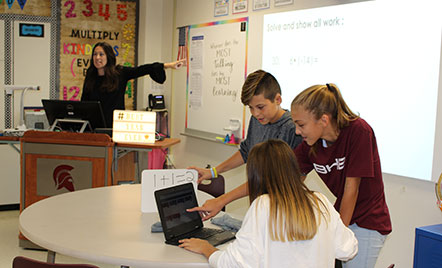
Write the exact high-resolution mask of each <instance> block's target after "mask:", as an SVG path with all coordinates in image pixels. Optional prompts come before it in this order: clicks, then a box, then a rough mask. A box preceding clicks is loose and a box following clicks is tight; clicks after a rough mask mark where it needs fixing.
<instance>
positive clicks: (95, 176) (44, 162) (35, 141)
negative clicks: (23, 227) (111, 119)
mask: <svg viewBox="0 0 442 268" xmlns="http://www.w3.org/2000/svg"><path fill="white" fill-rule="evenodd" d="M179 142H180V140H179V139H166V140H164V141H160V142H156V143H155V144H146V145H139V144H126V143H124V144H120V143H115V142H113V141H112V139H111V138H110V137H109V136H108V135H107V134H96V133H74V132H50V131H27V132H25V133H24V135H23V137H21V138H20V158H21V168H20V169H21V171H20V173H21V176H20V177H21V184H20V211H23V210H24V209H25V208H26V207H28V206H30V205H31V204H33V203H35V202H37V201H39V200H42V199H44V198H47V197H50V196H53V195H57V194H62V193H67V192H72V191H78V190H82V189H88V188H94V187H102V186H111V185H114V184H117V183H118V182H121V181H124V180H130V181H135V180H136V179H135V178H134V175H135V172H134V170H135V163H134V161H131V160H130V159H132V160H133V156H131V155H130V154H129V155H128V156H129V157H128V158H129V161H127V160H126V161H124V158H122V159H121V160H123V161H120V163H118V165H119V167H118V169H119V170H118V171H119V172H118V173H120V174H118V173H117V172H114V167H115V166H116V164H117V162H118V161H119V159H118V157H117V155H116V152H117V149H118V148H123V149H126V150H131V149H133V150H135V151H139V150H147V151H149V150H151V149H154V148H167V147H169V146H171V145H173V144H176V143H179ZM121 173H129V174H121ZM124 175H127V176H126V178H121V177H122V176H124ZM19 238H20V239H19V245H20V246H21V247H24V248H38V247H36V246H35V245H34V244H32V243H31V242H30V241H28V240H27V239H26V238H25V237H24V236H23V235H22V234H20V236H19Z"/></svg>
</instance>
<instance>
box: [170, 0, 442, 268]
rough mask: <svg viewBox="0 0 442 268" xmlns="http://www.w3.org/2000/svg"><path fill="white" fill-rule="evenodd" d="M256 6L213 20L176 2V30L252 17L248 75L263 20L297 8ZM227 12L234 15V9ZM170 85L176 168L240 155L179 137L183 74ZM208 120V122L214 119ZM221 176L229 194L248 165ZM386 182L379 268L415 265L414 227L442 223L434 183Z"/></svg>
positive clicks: (199, 1) (199, 3)
mask: <svg viewBox="0 0 442 268" xmlns="http://www.w3.org/2000/svg"><path fill="white" fill-rule="evenodd" d="M252 2H253V1H249V8H248V12H247V13H243V14H238V15H235V16H232V15H229V16H224V17H217V18H215V17H214V16H213V13H214V12H213V5H214V1H207V0H179V1H175V4H176V7H175V9H176V10H177V12H176V16H175V25H174V28H175V27H180V26H185V25H192V24H198V23H205V22H212V21H218V20H225V19H231V18H236V17H243V16H249V21H250V25H249V52H248V53H249V55H248V66H249V67H248V72H249V73H250V72H252V71H254V70H256V69H258V68H260V67H261V51H262V44H261V33H262V16H263V15H264V14H266V13H273V12H281V11H288V10H293V9H294V6H288V7H284V8H275V7H273V1H270V2H271V4H272V7H271V8H270V9H268V10H264V11H256V12H255V11H253V10H252V7H251V4H252ZM350 2H358V1H343V0H322V1H320V0H298V1H295V4H296V9H305V8H313V7H319V6H324V5H332V4H344V3H350ZM230 9H231V6H230ZM229 13H230V14H231V11H230V12H229ZM177 36H178V32H177V31H175V33H174V35H173V37H174V40H173V53H174V54H173V56H174V57H176V55H177V46H178V45H177ZM172 83H173V88H172V99H171V107H170V109H171V111H172V114H171V119H172V137H176V138H180V139H181V143H180V144H178V145H176V146H174V147H173V149H172V154H173V158H174V160H175V165H176V166H177V167H178V168H186V167H188V166H190V165H196V166H200V167H204V166H205V165H206V164H208V163H209V164H212V165H216V164H218V163H220V162H221V161H223V160H225V159H226V158H228V157H229V156H231V155H232V154H233V153H234V152H235V151H236V149H235V148H233V147H230V146H226V145H223V144H219V143H215V142H210V141H205V140H200V139H197V138H192V137H186V136H181V135H180V133H182V132H183V131H184V120H185V114H184V112H185V97H186V85H185V83H186V74H185V72H175V73H174V76H173V81H172ZM283 96H284V89H283ZM207 120H210V118H208V119H207ZM411 128H412V127H411ZM404 149H406V148H404ZM398 153H400V152H398ZM223 175H224V176H225V177H226V179H227V182H226V183H227V190H231V189H233V188H234V187H236V186H238V185H240V184H241V183H243V182H244V181H245V169H244V167H241V168H238V169H236V170H234V171H229V172H227V173H225V174H223ZM384 184H385V193H386V198H387V203H388V206H389V209H390V213H391V218H392V222H393V232H392V233H391V234H390V235H389V237H388V239H387V241H386V243H385V246H384V248H383V250H382V251H381V254H380V257H379V260H378V263H377V266H376V267H378V268H382V267H387V266H388V265H390V264H391V263H395V264H396V267H412V265H413V254H414V236H415V234H414V232H415V228H416V227H419V226H425V225H431V224H438V223H442V212H441V211H440V210H439V209H438V208H437V206H436V197H435V193H434V183H432V182H427V181H419V180H414V179H409V178H404V177H398V176H394V175H389V174H384ZM247 203H248V202H247V200H246V198H244V199H243V200H240V201H236V202H235V203H233V204H232V205H229V206H228V207H227V210H228V211H229V210H232V209H235V210H236V209H238V208H239V207H246V206H247Z"/></svg>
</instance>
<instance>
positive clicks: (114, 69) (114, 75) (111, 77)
mask: <svg viewBox="0 0 442 268" xmlns="http://www.w3.org/2000/svg"><path fill="white" fill-rule="evenodd" d="M97 47H101V48H103V50H104V53H105V54H106V58H107V64H106V66H105V67H104V80H103V83H102V84H101V87H100V88H97V89H95V81H96V80H97V78H98V71H97V68H96V67H95V65H94V53H95V49H96V48H97ZM116 63H117V59H116V57H115V53H114V50H113V48H112V46H111V45H109V44H108V43H106V42H98V43H96V44H95V45H94V48H93V49H92V55H91V59H90V66H89V68H88V69H87V72H86V77H85V83H84V88H83V90H84V91H86V92H91V91H93V90H100V91H107V92H111V91H115V90H116V89H117V87H118V82H119V81H118V77H119V74H120V68H121V67H120V65H116Z"/></svg>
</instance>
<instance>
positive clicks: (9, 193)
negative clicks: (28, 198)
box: [0, 20, 20, 205]
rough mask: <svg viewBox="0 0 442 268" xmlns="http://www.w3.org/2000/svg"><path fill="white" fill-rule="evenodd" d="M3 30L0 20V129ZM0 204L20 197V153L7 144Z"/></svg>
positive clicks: (0, 115) (1, 149) (1, 160)
mask: <svg viewBox="0 0 442 268" xmlns="http://www.w3.org/2000/svg"><path fill="white" fill-rule="evenodd" d="M4 47H5V31H4V21H3V20H0V129H2V128H3V127H4V123H5V103H4V102H5V91H4V90H3V85H4V81H5V75H4V73H5V72H4V70H5V50H4ZM0 167H1V170H2V173H1V175H0V205H9V204H18V203H19V201H20V200H19V198H20V192H19V185H20V154H19V153H18V152H16V151H15V150H14V149H13V148H11V147H9V146H8V145H0Z"/></svg>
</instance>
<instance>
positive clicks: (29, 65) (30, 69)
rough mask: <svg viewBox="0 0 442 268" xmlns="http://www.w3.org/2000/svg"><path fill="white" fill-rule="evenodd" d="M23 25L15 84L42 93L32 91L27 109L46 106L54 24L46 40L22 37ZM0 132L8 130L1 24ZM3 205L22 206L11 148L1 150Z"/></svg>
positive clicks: (16, 109) (16, 44)
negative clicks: (29, 87)
mask: <svg viewBox="0 0 442 268" xmlns="http://www.w3.org/2000/svg"><path fill="white" fill-rule="evenodd" d="M19 23H20V21H14V22H13V23H12V25H13V27H12V29H11V31H12V34H11V37H12V41H13V42H12V50H13V52H12V53H13V55H12V72H13V76H12V83H11V84H15V85H38V86H40V87H41V89H40V91H33V90H28V91H27V92H26V94H25V96H24V106H42V104H41V99H43V98H45V99H47V98H49V64H50V63H49V62H50V34H51V31H50V24H49V23H39V24H44V27H45V29H44V33H45V37H44V38H35V37H34V38H32V37H21V36H19ZM0 40H1V45H0V48H1V52H0V56H1V57H0V65H1V67H0V73H1V74H2V75H1V78H0V85H1V94H0V96H1V97H0V107H1V108H0V128H3V127H4V106H5V104H4V90H3V84H4V78H5V77H4V73H5V72H4V56H5V55H4V52H5V51H4V42H5V38H4V24H3V21H1V23H0ZM21 93H22V91H21V90H18V91H14V93H13V94H14V105H13V110H12V113H13V117H14V120H13V127H15V126H17V125H18V123H19V118H20V99H21ZM0 167H1V170H2V173H1V175H0V205H7V204H17V203H19V202H20V199H19V198H20V188H19V187H20V154H19V153H18V152H17V151H16V150H14V149H13V148H11V147H10V146H7V145H1V146H0Z"/></svg>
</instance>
